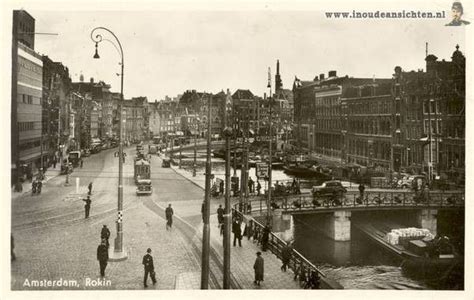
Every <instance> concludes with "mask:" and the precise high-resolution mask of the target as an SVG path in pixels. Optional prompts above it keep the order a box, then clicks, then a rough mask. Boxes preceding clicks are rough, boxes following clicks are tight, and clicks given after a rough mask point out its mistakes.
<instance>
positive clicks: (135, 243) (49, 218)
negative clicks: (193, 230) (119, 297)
mask: <svg viewBox="0 0 474 300" xmlns="http://www.w3.org/2000/svg"><path fill="white" fill-rule="evenodd" d="M129 150H130V149H129ZM115 151H116V149H115V150H107V151H104V152H102V153H100V154H96V155H92V156H91V157H89V158H87V159H85V160H84V167H83V168H82V169H80V168H77V169H76V170H75V171H74V172H73V173H72V174H71V178H70V182H71V183H75V180H76V179H75V178H80V180H81V187H80V193H79V194H77V193H75V186H74V185H71V186H68V187H64V181H65V176H64V175H62V176H58V177H56V178H54V179H52V180H50V181H49V182H48V183H47V184H46V185H45V187H44V192H43V193H42V194H41V195H39V196H37V195H35V196H31V195H30V194H25V195H24V196H22V197H20V198H18V199H16V200H15V201H14V202H13V206H12V220H13V221H12V233H13V236H14V238H15V253H16V256H17V260H16V261H14V262H13V263H12V289H13V290H18V289H63V287H46V288H43V287H39V288H38V287H37V288H35V287H33V286H31V287H29V286H28V281H29V282H30V283H31V282H32V281H34V280H60V279H62V280H74V281H77V283H78V286H76V287H74V286H73V287H67V288H66V287H65V288H66V289H71V288H72V289H101V288H104V289H141V288H143V283H142V281H143V266H142V264H141V259H142V257H143V255H144V254H145V251H146V249H147V248H148V247H150V248H151V249H152V250H153V252H152V255H153V256H154V259H155V261H154V264H155V270H156V277H157V280H158V283H157V284H156V285H155V286H152V285H149V288H156V289H174V288H175V286H174V284H175V277H176V276H177V275H178V274H180V273H189V272H194V273H195V272H199V258H200V257H199V256H196V254H195V253H194V252H193V251H192V250H189V249H190V247H189V245H188V244H187V242H186V241H185V240H184V238H183V236H182V235H181V234H180V232H179V231H177V230H174V231H172V232H169V231H166V227H165V220H164V215H157V214H155V213H154V212H152V211H150V210H149V209H147V208H146V207H145V206H144V205H143V202H144V201H146V199H147V198H146V197H142V198H138V197H137V196H135V184H134V182H133V167H132V165H131V162H132V157H133V155H134V154H133V152H134V151H127V154H128V157H127V161H126V163H125V164H124V178H125V180H124V245H125V249H127V250H128V251H129V258H128V259H127V260H126V261H124V262H115V263H112V262H109V264H108V267H107V269H106V277H105V279H106V280H110V285H109V286H101V285H98V286H94V285H93V283H92V284H91V285H89V286H87V284H88V283H89V279H90V280H96V279H98V278H99V264H98V261H97V260H96V249H97V246H98V244H99V242H100V230H101V228H102V225H104V224H105V225H107V226H108V227H109V228H110V231H111V237H110V243H111V244H112V245H113V239H114V237H115V235H116V230H115V218H116V205H117V196H116V195H117V191H116V187H117V178H116V174H117V161H116V158H114V155H113V154H114V152H115ZM159 180H160V179H159ZM161 180H165V179H161ZM90 181H93V189H92V197H91V198H92V205H91V215H90V217H89V219H87V220H86V219H84V203H83V201H82V200H81V199H82V198H84V197H85V195H86V193H87V184H88V183H89V182H90ZM162 185H163V184H162ZM156 186H159V184H156ZM163 186H165V185H163ZM171 188H172V187H171ZM175 189H176V187H175ZM158 191H160V189H157V191H156V192H158ZM168 194H169V195H170V197H173V198H175V199H176V198H177V197H178V193H174V195H173V194H171V193H168ZM154 197H156V193H155V196H154ZM189 198H190V195H188V194H186V193H185V194H184V196H183V199H189ZM26 280H27V281H26ZM149 280H150V279H149ZM149 283H150V282H149ZM25 284H26V285H25ZM188 284H192V282H189V283H188Z"/></svg>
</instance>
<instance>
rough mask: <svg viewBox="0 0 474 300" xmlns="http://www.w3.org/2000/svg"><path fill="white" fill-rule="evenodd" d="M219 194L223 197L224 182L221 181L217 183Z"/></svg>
mask: <svg viewBox="0 0 474 300" xmlns="http://www.w3.org/2000/svg"><path fill="white" fill-rule="evenodd" d="M219 193H220V194H221V195H224V180H221V181H220V182H219Z"/></svg>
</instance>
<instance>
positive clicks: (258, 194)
mask: <svg viewBox="0 0 474 300" xmlns="http://www.w3.org/2000/svg"><path fill="white" fill-rule="evenodd" d="M261 189H262V186H261V185H260V181H258V180H257V196H260V190H261Z"/></svg>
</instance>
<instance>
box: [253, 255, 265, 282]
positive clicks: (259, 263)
mask: <svg viewBox="0 0 474 300" xmlns="http://www.w3.org/2000/svg"><path fill="white" fill-rule="evenodd" d="M263 264H264V261H263V257H262V252H260V251H259V252H257V258H256V259H255V263H254V264H253V269H254V271H255V281H254V282H253V283H255V284H256V285H260V282H261V281H263V271H264V267H263Z"/></svg>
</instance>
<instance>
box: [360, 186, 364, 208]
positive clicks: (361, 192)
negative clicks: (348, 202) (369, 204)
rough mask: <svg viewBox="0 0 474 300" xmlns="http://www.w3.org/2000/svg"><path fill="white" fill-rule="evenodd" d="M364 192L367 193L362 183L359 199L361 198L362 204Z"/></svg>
mask: <svg viewBox="0 0 474 300" xmlns="http://www.w3.org/2000/svg"><path fill="white" fill-rule="evenodd" d="M364 191H365V186H364V185H363V184H362V183H361V184H359V194H360V195H359V197H360V202H359V203H361V204H362V202H363V201H364Z"/></svg>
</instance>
